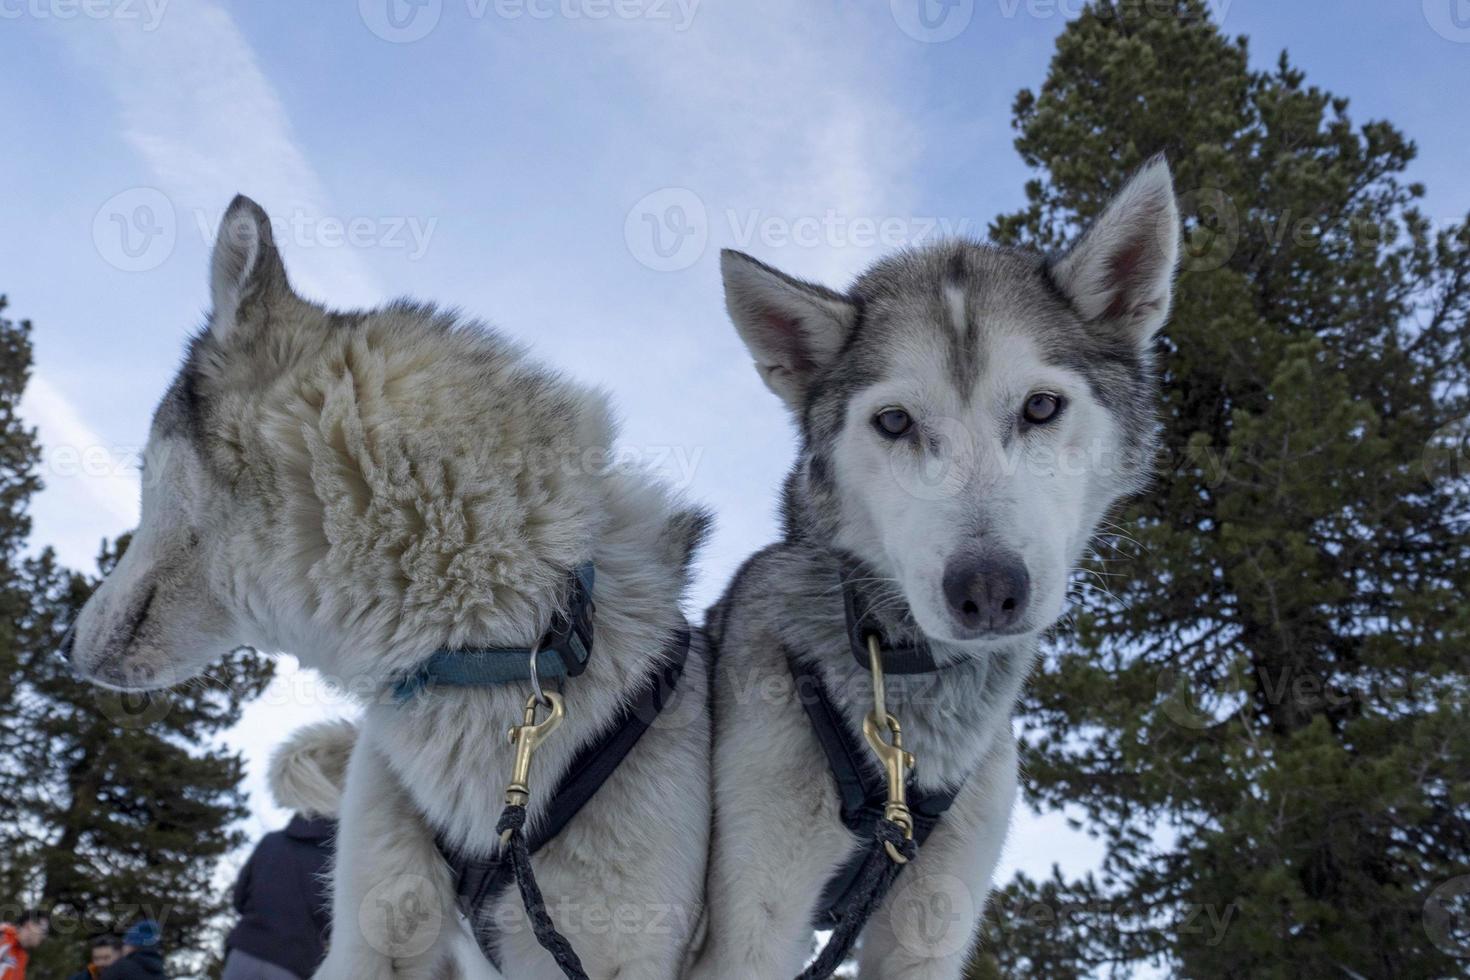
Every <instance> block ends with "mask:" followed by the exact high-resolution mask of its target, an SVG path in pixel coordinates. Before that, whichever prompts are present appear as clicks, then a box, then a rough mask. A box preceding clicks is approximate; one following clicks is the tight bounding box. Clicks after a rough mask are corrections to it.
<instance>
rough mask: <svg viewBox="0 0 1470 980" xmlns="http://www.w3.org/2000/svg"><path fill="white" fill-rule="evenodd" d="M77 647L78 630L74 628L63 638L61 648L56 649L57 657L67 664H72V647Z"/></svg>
mask: <svg viewBox="0 0 1470 980" xmlns="http://www.w3.org/2000/svg"><path fill="white" fill-rule="evenodd" d="M76 645H77V628H76V627H75V626H73V627H72V628H71V629H69V630H67V631H66V635H65V636H63V637H62V638H61V646H59V647H57V648H56V655H57V656H58V657H60V658H61V659H62V660H65V661H66V662H67V663H71V651H72V647H74V646H76Z"/></svg>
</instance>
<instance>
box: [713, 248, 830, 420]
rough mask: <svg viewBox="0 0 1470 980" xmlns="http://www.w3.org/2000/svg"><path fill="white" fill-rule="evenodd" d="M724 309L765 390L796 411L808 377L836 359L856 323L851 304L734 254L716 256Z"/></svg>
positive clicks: (728, 250)
mask: <svg viewBox="0 0 1470 980" xmlns="http://www.w3.org/2000/svg"><path fill="white" fill-rule="evenodd" d="M720 272H721V273H722V274H723V275H724V277H725V307H726V309H728V310H729V311H730V319H731V320H734V321H735V329H736V330H738V331H739V332H740V339H741V340H743V341H745V346H746V347H748V348H750V353H751V354H752V355H753V356H754V357H755V366H756V370H758V371H760V374H761V378H762V379H763V380H764V381H765V383H766V387H768V388H770V389H771V390H772V391H774V392H775V393H776V394H778V395H780V396H781V399H782V400H783V401H785V402H786V404H787V405H788V406H790V407H791V408H792V409H800V407H801V405H802V403H803V401H804V400H805V397H806V391H807V387H808V385H809V384H810V383H811V379H812V376H813V375H814V374H815V373H816V372H817V371H819V370H821V368H823V367H825V366H826V365H827V364H828V363H830V362H831V360H832V359H833V358H834V357H836V356H837V352H838V351H840V350H841V349H842V345H843V343H844V342H845V341H846V340H847V335H848V333H849V332H850V331H851V330H852V325H853V323H854V322H855V321H856V319H857V310H856V307H854V306H853V304H852V302H851V301H850V300H848V299H847V298H846V297H845V296H842V295H841V294H839V293H834V292H833V291H832V290H830V289H824V288H822V287H821V286H815V285H812V284H811V283H807V282H802V281H801V280H800V279H793V278H791V277H790V276H788V275H785V274H784V273H781V272H777V271H776V270H775V269H772V268H771V267H770V266H768V265H765V264H763V263H761V262H757V261H756V260H755V259H753V258H751V257H750V256H748V255H745V254H743V253H740V252H734V251H731V250H730V249H726V250H725V251H724V252H722V253H720Z"/></svg>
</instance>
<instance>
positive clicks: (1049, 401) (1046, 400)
mask: <svg viewBox="0 0 1470 980" xmlns="http://www.w3.org/2000/svg"><path fill="white" fill-rule="evenodd" d="M1060 414H1062V397H1061V396H1060V395H1053V394H1052V393H1051V392H1049V391H1038V392H1037V393H1036V394H1034V395H1032V396H1031V397H1030V398H1028V399H1026V407H1025V408H1024V409H1022V410H1021V417H1022V418H1024V419H1025V420H1026V421H1027V422H1030V423H1031V424H1032V425H1045V424H1046V423H1047V422H1051V421H1054V420H1055V419H1056V417H1057V416H1058V415H1060Z"/></svg>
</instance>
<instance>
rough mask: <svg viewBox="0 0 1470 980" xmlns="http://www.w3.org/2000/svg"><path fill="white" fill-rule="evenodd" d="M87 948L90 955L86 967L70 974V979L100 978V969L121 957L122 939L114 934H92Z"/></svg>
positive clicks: (91, 979) (99, 979) (90, 979)
mask: <svg viewBox="0 0 1470 980" xmlns="http://www.w3.org/2000/svg"><path fill="white" fill-rule="evenodd" d="M88 950H89V952H90V954H91V955H90V957H89V959H88V960H87V966H86V969H84V970H82V972H80V973H74V974H72V976H71V980H102V971H103V970H105V969H107V968H108V967H109V966H111V965H112V964H114V963H116V962H117V961H118V960H119V959H121V958H122V940H121V939H118V938H117V937H116V936H93V937H92V942H91V943H90V945H89V946H88Z"/></svg>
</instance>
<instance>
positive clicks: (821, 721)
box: [786, 651, 959, 929]
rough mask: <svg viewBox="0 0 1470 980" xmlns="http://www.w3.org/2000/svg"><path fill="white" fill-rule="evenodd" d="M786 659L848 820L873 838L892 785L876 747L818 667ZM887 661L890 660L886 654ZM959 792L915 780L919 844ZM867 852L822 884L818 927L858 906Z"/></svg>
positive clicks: (912, 800) (912, 796) (911, 798)
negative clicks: (923, 788)
mask: <svg viewBox="0 0 1470 980" xmlns="http://www.w3.org/2000/svg"><path fill="white" fill-rule="evenodd" d="M786 662H787V664H788V666H789V667H790V669H791V676H792V679H793V680H794V681H795V682H796V696H797V698H798V699H799V700H800V701H801V706H802V708H804V709H805V710H806V715H807V718H808V719H809V720H810V721H811V723H812V731H813V733H815V734H816V736H817V741H818V742H820V743H821V745H822V751H823V752H825V753H826V755H827V766H828V768H830V769H831V771H832V778H833V780H834V781H835V782H836V783H837V793H838V796H839V798H840V799H841V815H842V825H843V826H844V827H846V828H847V829H848V830H850V831H851V832H852V834H853V836H855V837H856V838H857V839H858V840H861V841H870V840H872V839H873V838H874V835H875V833H876V832H877V828H878V825H879V821H881V820H882V819H883V807H884V804H885V803H886V802H887V800H888V784H887V782H886V781H885V778H884V775H883V772H882V770H881V769H879V768H878V764H877V762H876V761H875V760H874V758H873V752H872V750H871V749H869V748H868V746H867V744H866V743H865V742H863V741H862V740H861V739H860V738H858V737H857V736H856V735H854V734H853V732H852V730H851V729H850V728H849V727H848V725H847V722H846V721H845V720H844V719H843V716H842V713H841V712H840V711H839V710H838V709H837V706H836V705H834V704H833V703H832V697H831V695H830V693H829V692H828V691H827V686H826V685H825V684H823V683H822V677H821V674H819V673H818V672H817V669H816V668H815V667H813V666H812V665H811V664H810V663H809V662H807V661H804V660H802V659H801V658H799V657H795V656H792V655H791V653H790V651H788V652H787V656H786ZM884 662H885V663H886V662H887V659H886V657H885V661H884ZM958 795H959V788H958V787H955V788H954V789H949V788H946V789H944V790H941V791H937V792H929V793H921V792H919V790H918V789H917V787H916V786H915V784H914V781H913V780H912V779H910V780H909V783H908V804H909V809H910V810H911V811H912V813H913V817H914V843H915V844H916V845H923V843H924V841H926V840H928V838H929V834H930V833H931V832H932V831H933V830H934V828H935V826H936V825H937V824H938V823H939V818H940V817H942V816H943V815H944V813H945V811H946V810H948V809H949V807H950V805H951V804H952V803H954V801H955V797H956V796H958ZM867 856H868V851H867V850H859V851H856V852H854V853H853V855H852V857H850V858H849V859H848V861H847V863H846V864H845V865H843V867H842V869H841V870H840V871H838V872H837V874H835V875H834V876H833V877H832V878H830V879H829V880H828V881H827V884H826V885H825V886H824V887H823V888H822V898H821V901H820V902H819V903H818V905H817V912H816V917H815V918H814V919H813V922H812V924H813V926H815V927H816V928H818V929H831V928H834V927H836V926H837V925H838V924H839V923H841V922H842V920H843V919H844V918H845V917H846V916H847V915H848V913H849V912H850V911H852V910H853V906H854V903H855V902H857V901H859V900H861V899H862V897H863V896H862V894H861V892H862V891H864V889H863V888H861V887H859V886H861V885H863V884H864V882H863V878H864V876H863V867H864V863H865V861H866V858H867ZM885 860H887V859H886V858H885Z"/></svg>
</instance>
